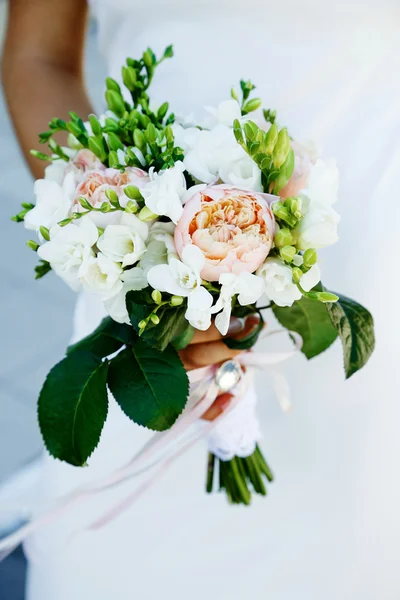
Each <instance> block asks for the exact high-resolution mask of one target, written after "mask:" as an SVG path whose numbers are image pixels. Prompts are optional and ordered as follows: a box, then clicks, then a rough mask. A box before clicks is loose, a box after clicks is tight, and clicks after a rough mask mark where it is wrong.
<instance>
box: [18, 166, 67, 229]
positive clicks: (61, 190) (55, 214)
mask: <svg viewBox="0 0 400 600" xmlns="http://www.w3.org/2000/svg"><path fill="white" fill-rule="evenodd" d="M51 176H54V177H56V173H55V172H52V173H51ZM33 191H34V193H35V196H36V206H35V208H32V210H30V211H29V212H28V213H27V214H26V216H25V220H24V223H25V227H26V228H27V229H30V230H32V231H38V230H39V228H40V227H41V226H43V227H47V229H50V228H51V227H53V226H54V225H56V224H57V223H58V222H59V221H62V220H63V219H65V218H66V217H68V215H69V211H70V210H71V206H72V202H73V197H74V193H75V180H74V175H73V173H68V174H67V175H66V176H65V178H64V180H63V182H62V184H61V185H60V184H59V183H57V181H53V180H51V179H38V180H37V181H35V184H34V186H33Z"/></svg>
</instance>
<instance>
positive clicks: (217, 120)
mask: <svg viewBox="0 0 400 600" xmlns="http://www.w3.org/2000/svg"><path fill="white" fill-rule="evenodd" d="M206 110H207V112H208V113H209V114H210V116H209V117H208V118H207V119H206V120H205V127H207V128H208V129H211V128H213V127H215V125H226V126H228V127H232V125H233V121H234V120H235V119H241V117H242V111H241V109H240V105H239V103H238V102H237V100H233V98H232V99H229V100H224V101H223V102H220V103H219V104H218V106H217V107H216V108H215V107H213V106H206Z"/></svg>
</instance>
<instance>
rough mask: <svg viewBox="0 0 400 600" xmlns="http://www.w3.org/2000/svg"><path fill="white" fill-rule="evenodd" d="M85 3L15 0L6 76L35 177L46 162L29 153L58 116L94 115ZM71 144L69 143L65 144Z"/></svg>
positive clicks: (7, 91)
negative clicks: (86, 63) (87, 75)
mask: <svg viewBox="0 0 400 600" xmlns="http://www.w3.org/2000/svg"><path fill="white" fill-rule="evenodd" d="M87 12H88V9H87V4H86V1H85V0H63V1H62V2H58V1H57V2H56V1H55V0H30V1H29V2H26V0H10V4H9V17H8V29H7V36H6V41H5V47H4V55H3V63H2V77H3V86H4V90H5V95H6V99H7V103H8V107H9V111H10V114H11V118H12V120H13V123H14V127H15V131H16V134H17V137H18V140H19V143H20V145H21V148H22V150H23V153H24V155H25V158H26V160H27V162H28V164H29V167H30V169H31V171H32V173H33V175H34V177H41V176H42V175H43V168H44V166H45V163H42V162H41V161H38V160H37V159H35V158H33V157H31V156H30V155H29V150H30V149H31V148H38V149H41V150H43V148H41V147H40V145H39V144H38V141H37V139H38V138H37V135H38V133H39V132H41V131H46V130H47V129H48V125H47V124H48V122H49V120H50V119H51V118H52V117H60V118H65V117H67V115H68V111H69V110H73V111H75V112H77V113H78V114H80V115H82V116H83V117H86V116H87V115H88V114H89V113H91V112H92V107H91V105H90V102H89V99H88V97H87V95H86V91H85V86H84V81H83V69H82V63H83V48H84V40H85V32H86V21H87ZM64 141H65V140H64Z"/></svg>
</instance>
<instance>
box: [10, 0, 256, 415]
mask: <svg viewBox="0 0 400 600" xmlns="http://www.w3.org/2000/svg"><path fill="white" fill-rule="evenodd" d="M87 19H88V7H87V2H86V1H85V0H63V2H55V1H54V0H31V1H29V2H27V1H26V0H10V2H9V15H8V27H7V35H6V41H5V46H4V54H3V62H2V79H3V86H4V91H5V96H6V99H7V103H8V108H9V112H10V115H11V119H12V121H13V123H14V127H15V132H16V135H17V137H18V140H19V143H20V146H21V149H22V151H23V153H24V156H25V159H26V161H27V163H28V166H29V168H30V170H31V172H32V175H33V176H34V177H35V178H39V177H42V176H43V169H44V166H45V165H44V163H43V162H41V161H39V160H37V159H35V158H33V157H32V156H31V155H30V154H29V151H30V149H32V148H37V149H41V147H40V145H39V144H38V141H37V134H38V132H40V131H46V130H47V128H48V127H47V124H48V121H49V120H50V119H51V118H52V117H54V116H57V117H60V118H66V117H67V116H68V111H70V110H73V111H75V112H76V113H78V114H80V115H83V116H86V115H89V114H90V113H92V112H93V108H92V106H91V104H90V101H89V98H88V96H87V94H86V90H85V82H84V77H83V52H84V41H85V34H86V26H87ZM61 141H63V140H61ZM64 141H65V140H64ZM257 324H258V320H257V318H256V317H250V318H249V319H247V321H246V324H245V326H244V328H243V326H242V325H241V323H240V322H239V321H238V319H234V318H233V319H232V321H231V331H230V333H228V335H231V336H232V337H233V336H237V337H240V336H246V335H248V334H249V333H250V331H251V330H252V329H254V328H255V327H256V326H257ZM237 354H238V352H237V351H234V350H230V349H229V348H228V347H227V346H226V345H225V344H224V343H223V341H222V336H221V334H220V332H219V331H218V330H217V329H216V327H215V326H214V325H212V326H211V328H210V329H209V330H208V331H196V333H195V335H194V337H193V340H192V342H191V344H190V345H189V346H188V347H187V348H186V349H185V350H182V351H181V353H180V356H181V359H182V362H183V364H184V366H185V368H186V370H187V371H190V370H192V369H196V368H198V367H204V366H207V365H210V364H218V363H222V362H224V361H226V360H228V359H230V358H234V357H235V356H236V355H237ZM230 398H231V396H230V395H229V394H222V395H220V396H219V397H218V399H217V400H216V401H215V403H214V404H213V405H212V406H211V408H210V409H209V410H208V411H207V412H206V413H205V414H204V415H203V418H204V419H207V420H213V419H215V418H216V417H217V416H218V415H220V414H221V413H222V411H223V410H225V409H226V408H227V407H228V406H229V401H230Z"/></svg>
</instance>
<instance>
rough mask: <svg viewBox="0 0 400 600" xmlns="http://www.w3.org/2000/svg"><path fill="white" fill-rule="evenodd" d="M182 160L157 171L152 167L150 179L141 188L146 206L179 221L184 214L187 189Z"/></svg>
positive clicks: (154, 211)
mask: <svg viewBox="0 0 400 600" xmlns="http://www.w3.org/2000/svg"><path fill="white" fill-rule="evenodd" d="M184 170H185V167H184V165H183V163H182V162H177V163H175V166H174V167H172V168H170V169H165V170H163V171H160V172H159V173H156V172H155V171H154V168H152V169H150V173H149V176H150V181H149V182H148V183H147V184H146V185H145V186H144V188H143V189H142V190H141V193H142V196H143V198H144V201H145V203H146V206H147V207H148V208H149V209H150V210H151V211H152V212H153V213H154V214H156V215H163V216H166V217H169V218H170V219H171V221H173V222H174V223H177V222H178V221H179V219H180V217H181V215H182V210H183V209H182V197H183V195H184V193H185V191H186V181H185V178H184V176H183V172H184Z"/></svg>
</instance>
